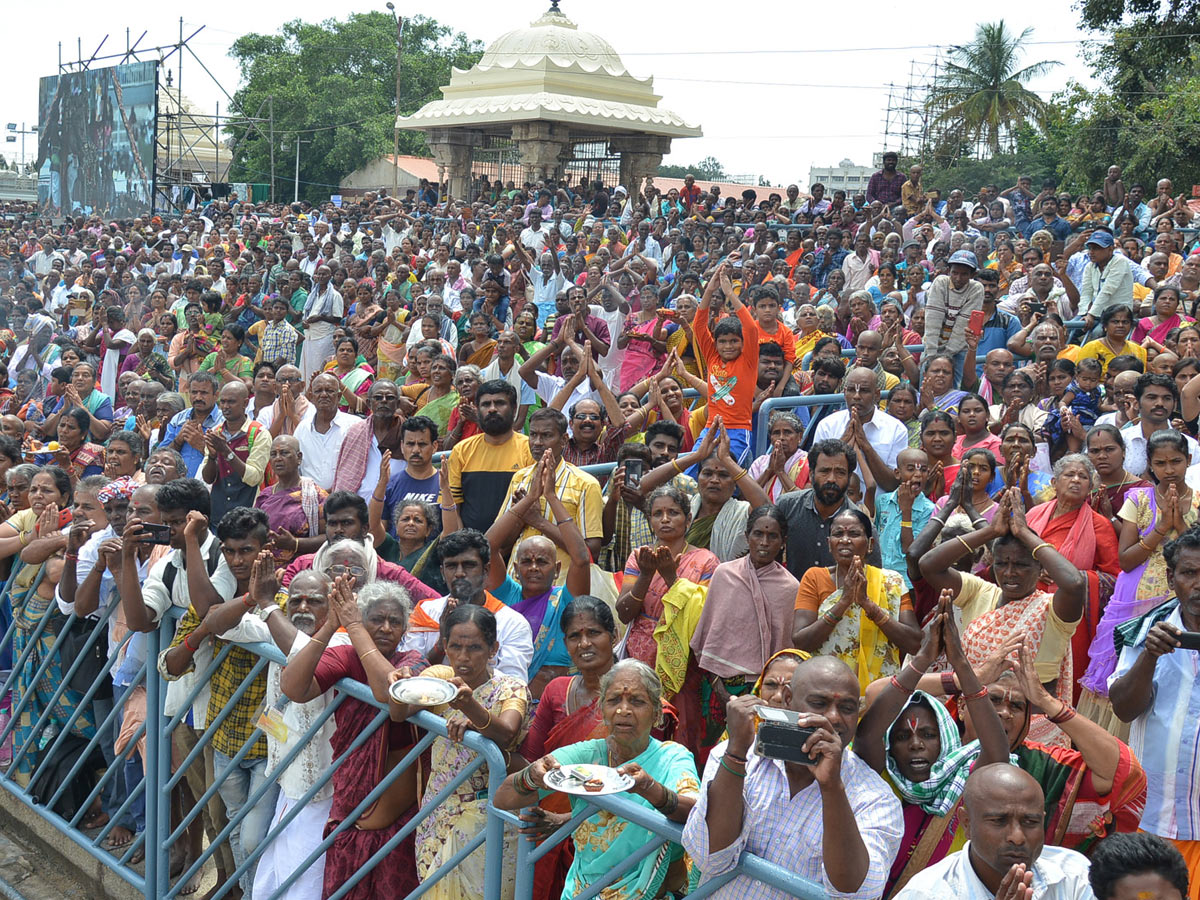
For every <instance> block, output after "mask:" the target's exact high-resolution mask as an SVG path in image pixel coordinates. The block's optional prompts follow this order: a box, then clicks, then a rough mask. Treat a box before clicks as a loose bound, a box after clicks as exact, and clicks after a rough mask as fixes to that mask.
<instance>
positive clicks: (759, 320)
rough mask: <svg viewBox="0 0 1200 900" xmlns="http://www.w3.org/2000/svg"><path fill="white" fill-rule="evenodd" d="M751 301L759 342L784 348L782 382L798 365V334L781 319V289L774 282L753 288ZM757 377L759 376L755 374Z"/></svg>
mask: <svg viewBox="0 0 1200 900" xmlns="http://www.w3.org/2000/svg"><path fill="white" fill-rule="evenodd" d="M750 302H751V303H753V304H754V323H755V330H756V331H757V332H758V343H759V344H760V345H761V344H766V343H772V344H778V345H779V346H780V347H781V348H783V361H784V366H783V371H782V372H781V373H780V374H779V380H780V384H782V383H783V382H784V381H785V380H786V379H788V378H791V377H792V371H793V370H794V369H795V367H796V335H795V334H793V333H792V330H791V329H790V328H788V327H787V326H786V325H784V324H783V322H781V321H780V320H779V291H778V290H777V289H776V288H775V285H773V284H764V285H761V286H759V287H755V288H751V290H750ZM755 377H757V376H755Z"/></svg>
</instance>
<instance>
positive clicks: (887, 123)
mask: <svg viewBox="0 0 1200 900" xmlns="http://www.w3.org/2000/svg"><path fill="white" fill-rule="evenodd" d="M941 65H942V59H941V53H940V51H938V52H935V53H934V55H933V57H932V58H928V57H926V58H925V59H913V60H910V61H909V65H908V81H907V82H906V83H904V84H896V83H895V82H891V83H889V84H888V102H887V110H886V112H885V113H884V119H883V146H884V147H885V148H886V149H888V150H895V151H896V152H897V153H899V154H900V156H901V158H903V159H913V160H917V161H924V160H925V159H927V158H928V156H929V155H931V154H932V152H933V150H934V148H935V147H936V146H937V144H938V140H937V139H936V136H935V135H933V134H931V131H930V122H931V121H932V119H933V117H934V115H935V114H936V113H935V111H934V106H933V97H934V94H935V85H936V83H937V79H938V73H939V71H940V70H941Z"/></svg>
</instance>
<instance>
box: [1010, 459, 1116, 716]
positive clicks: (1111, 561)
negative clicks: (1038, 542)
mask: <svg viewBox="0 0 1200 900" xmlns="http://www.w3.org/2000/svg"><path fill="white" fill-rule="evenodd" d="M1096 482H1097V477H1096V469H1095V467H1094V466H1093V465H1092V463H1091V461H1090V460H1089V459H1088V458H1087V457H1086V456H1084V455H1083V454H1082V453H1070V454H1068V455H1066V456H1064V457H1063V458H1062V459H1060V460H1059V461H1058V462H1057V463H1055V464H1054V493H1055V499H1053V500H1049V501H1047V502H1045V503H1041V504H1038V505H1037V506H1035V507H1034V508H1033V509H1031V510H1030V511H1029V513H1028V515H1027V516H1026V521H1028V522H1029V527H1030V528H1032V529H1033V530H1034V531H1036V532H1037V533H1038V534H1039V535H1041V537H1042V540H1043V541H1046V542H1047V543H1048V544H1050V545H1051V546H1053V547H1054V549H1055V550H1057V551H1058V552H1059V553H1061V554H1062V555H1063V556H1065V557H1066V558H1067V559H1068V560H1069V561H1070V562H1071V563H1072V564H1074V566H1075V568H1077V569H1079V571H1081V572H1083V574H1084V575H1085V576H1087V599H1086V600H1085V601H1084V605H1083V621H1081V622H1080V623H1079V626H1078V627H1077V628H1076V629H1075V634H1074V635H1072V637H1071V660H1072V668H1073V670H1074V671H1075V672H1083V671H1084V670H1086V669H1087V664H1088V648H1089V647H1091V645H1092V640H1093V638H1095V636H1096V626H1097V625H1099V624H1100V615H1101V613H1103V611H1104V606H1105V604H1106V603H1107V602H1108V598H1109V597H1111V596H1112V591H1113V585H1114V584H1115V583H1116V579H1117V575H1119V574H1120V572H1121V562H1120V559H1119V552H1120V550H1119V547H1118V544H1117V533H1116V532H1115V531H1114V530H1113V527H1112V522H1110V521H1109V520H1108V519H1107V518H1105V517H1104V516H1103V515H1101V514H1100V513H1098V512H1096V510H1094V509H1092V506H1091V503H1090V502H1089V501H1088V498H1089V496H1090V494H1091V491H1092V486H1093V485H1094V484H1096ZM1038 588H1039V590H1043V591H1046V592H1051V591H1053V590H1054V582H1053V581H1051V580H1050V578H1049V576H1048V575H1047V574H1046V572H1045V571H1044V570H1043V572H1042V577H1041V578H1040V579H1039V580H1038ZM1079 690H1080V688H1079V683H1078V681H1076V682H1075V684H1074V685H1072V702H1074V703H1078V702H1079Z"/></svg>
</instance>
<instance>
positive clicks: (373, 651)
mask: <svg viewBox="0 0 1200 900" xmlns="http://www.w3.org/2000/svg"><path fill="white" fill-rule="evenodd" d="M372 653H379V648H378V647H372V648H371V649H370V650H368V651H367V652H366V653H364V654H363V655H362V656H360V657H359V658H358V661H359V662H365V661H366V659H367V657H368V656H370V655H371V654H372ZM379 655H380V656H383V654H382V653H379Z"/></svg>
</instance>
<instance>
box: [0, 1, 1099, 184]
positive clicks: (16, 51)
mask: <svg viewBox="0 0 1200 900" xmlns="http://www.w3.org/2000/svg"><path fill="white" fill-rule="evenodd" d="M561 5H562V9H563V11H564V12H565V13H566V14H567V15H568V16H570V17H571V18H573V19H574V20H575V21H576V22H577V23H578V24H579V26H580V28H581V29H584V30H588V31H594V32H596V33H598V34H600V35H601V36H603V37H604V38H605V39H607V40H608V41H609V42H610V43H611V44H612V45H613V46H614V47H615V48H616V50H617V52H618V53H619V54H621V56H622V59H623V61H624V63H625V66H626V68H628V69H629V71H630V72H632V73H633V74H634V75H637V76H646V75H653V76H654V86H655V89H656V91H657V93H659V94H660V95H662V98H663V99H662V101H661V103H660V105H662V106H665V107H668V108H670V109H673V110H675V111H676V112H678V113H679V114H680V115H682V116H683V117H684V118H685V119H687V120H688V121H690V122H692V123H695V124H698V125H700V126H701V127H702V128H703V130H704V137H703V138H698V139H689V140H678V139H677V140H676V141H675V142H674V149H673V152H672V153H671V155H670V157H669V158H668V159H667V162H673V163H680V164H688V163H694V162H696V161H698V160H700V159H702V158H703V157H705V156H709V155H712V156H715V157H717V159H719V160H720V161H721V162H722V163H723V164H724V166H725V168H726V170H727V171H728V172H729V173H731V174H733V175H746V176H757V175H760V174H761V175H765V176H766V177H767V178H768V179H769V180H770V181H771V182H772V183H773V184H787V183H788V182H791V181H795V182H798V183H800V184H802V185H803V184H805V183H806V182H807V178H808V169H809V166H810V165H815V166H831V165H836V164H838V163H839V162H840V161H841V160H842V159H843V158H850V159H851V160H853V161H854V162H855V163H858V164H860V165H866V164H869V163H870V161H871V154H872V153H873V152H874V151H876V150H878V149H880V147H881V146H882V141H883V133H884V118H885V113H886V110H887V106H888V84H889V83H890V82H894V83H895V84H896V85H897V91H898V92H899V91H902V90H903V86H904V85H905V84H906V83H907V82H908V80H909V71H910V63H911V62H912V61H913V60H914V59H915V60H918V61H924V62H931V61H932V60H933V57H934V53H935V51H936V48H938V47H942V48H946V47H949V46H951V45H953V44H956V43H963V42H965V41H968V40H970V39H971V37H972V36H973V34H974V30H975V26H976V24H977V21H978V20H977V18H976V16H977V10H979V9H997V10H998V9H999V8H1001V7H996V8H993V7H990V6H988V5H984V6H982V7H981V6H979V5H978V4H967V3H958V4H937V13H936V15H929V14H928V13H926V12H916V11H915V9H914V10H910V12H912V13H913V14H912V15H907V14H905V12H904V10H903V9H902V8H901V7H899V6H897V4H896V3H894V2H891V0H887V2H884V0H865V2H861V3H858V4H854V5H848V6H841V5H840V4H830V5H825V4H769V5H767V6H755V7H751V8H749V9H747V16H746V17H745V19H744V20H737V19H735V18H734V17H733V16H731V15H729V13H732V12H736V11H737V9H738V7H737V5H733V6H731V7H726V8H722V9H721V12H722V13H726V15H720V16H716V15H712V16H710V15H704V12H705V5H706V4H703V3H700V4H694V3H693V4H682V5H680V4H676V3H659V4H651V5H646V4H644V3H634V2H631V0H610V2H607V3H587V4H585V3H582V2H577V0H561ZM396 7H397V10H398V11H399V12H400V13H401V14H406V13H408V14H415V13H417V12H425V13H428V11H429V10H430V7H429V5H428V4H411V3H410V2H401V0H397V2H396ZM546 7H547V0H516V2H508V3H496V2H494V0H459V2H457V3H453V4H449V5H441V4H438V5H437V9H436V12H437V17H438V19H439V20H440V21H442V22H443V23H445V24H447V25H450V26H452V27H453V28H456V29H458V30H461V31H463V32H465V33H466V34H467V35H468V36H469V37H472V38H476V39H479V40H481V41H483V42H484V44H485V45H486V44H488V43H490V42H491V41H492V40H494V39H495V38H496V37H498V36H499V35H500V34H502V33H504V32H506V31H509V30H512V29H514V28H519V27H524V26H525V25H526V24H527V23H528V22H530V21H532V20H533V19H536V18H537V17H538V16H539V15H540V14H541V13H542V12H543V11H544V10H545V9H546ZM1072 7H1073V4H1069V3H1047V2H1045V0H1037V2H1035V0H1011V2H1009V3H1007V4H1003V5H1002V8H1003V11H1004V15H1005V19H1006V22H1007V23H1008V25H1009V26H1010V28H1012V29H1013V30H1015V31H1018V32H1019V31H1020V30H1022V29H1024V28H1025V27H1027V26H1033V28H1034V33H1033V35H1032V37H1031V41H1032V42H1033V43H1032V44H1031V45H1030V46H1029V47H1028V50H1027V52H1026V56H1025V58H1024V63H1025V64H1028V63H1030V62H1034V61H1036V60H1042V59H1049V60H1059V61H1061V62H1062V65H1060V66H1058V67H1056V68H1055V69H1054V70H1053V72H1052V73H1051V74H1050V75H1049V76H1047V77H1044V78H1041V79H1038V80H1037V81H1036V82H1034V83H1033V85H1032V87H1033V88H1034V89H1035V90H1037V91H1038V92H1039V93H1040V94H1042V95H1043V96H1045V97H1049V96H1050V94H1051V93H1053V92H1054V91H1055V90H1057V89H1059V88H1061V87H1062V86H1063V85H1065V84H1066V82H1067V80H1068V79H1070V78H1075V79H1077V80H1081V81H1084V82H1085V83H1087V82H1088V69H1087V66H1086V64H1085V63H1084V61H1083V58H1082V50H1083V45H1082V43H1081V41H1082V40H1083V39H1084V38H1086V37H1088V35H1085V34H1083V33H1082V32H1080V31H1079V28H1078V19H1077V15H1076V13H1075V12H1074V10H1073V9H1072ZM331 8H334V9H337V11H338V14H339V15H341V16H345V15H346V14H347V12H348V11H350V10H356V11H363V12H365V11H369V10H371V9H376V8H378V9H380V10H383V9H384V0H379V2H378V3H377V4H371V3H365V4H364V3H356V4H354V5H353V6H350V7H345V6H341V5H340V4H334V5H333V6H332V7H331V5H330V4H329V3H321V2H316V0H291V2H289V3H286V4H274V3H270V4H253V3H246V2H244V0H239V2H233V0H203V2H200V3H193V4H189V8H188V12H187V13H186V14H185V15H184V35H185V36H186V35H188V34H191V33H192V32H193V31H195V30H196V29H197V28H198V27H199V26H201V25H204V26H205V28H204V30H203V31H202V32H201V33H200V34H199V36H198V37H196V38H195V39H194V40H193V41H192V42H191V47H192V48H193V49H194V50H195V52H196V53H197V54H198V55H199V56H200V58H201V59H202V60H203V62H204V64H205V65H206V66H207V67H208V69H209V70H211V72H212V73H213V75H215V76H216V79H217V80H218V81H219V82H220V85H221V87H223V88H224V89H225V91H227V92H228V93H230V94H232V93H234V91H235V90H236V88H237V84H238V71H237V67H236V65H235V64H234V63H233V61H232V60H231V59H230V58H229V56H228V55H227V54H228V50H229V46H230V44H231V43H232V42H233V41H234V40H235V39H236V38H237V37H239V36H240V35H242V34H244V33H246V32H250V31H259V32H271V31H275V30H276V29H277V28H278V27H279V25H280V24H281V22H282V21H284V17H285V16H286V17H288V18H302V19H305V20H308V21H316V20H321V19H325V18H328V17H329V13H330V10H331ZM134 9H135V7H130V6H121V5H116V6H114V5H112V4H98V3H93V2H86V3H85V2H80V0H66V2H60V3H58V4H55V5H54V7H53V14H52V15H50V16H44V15H40V14H38V13H37V12H36V11H35V10H34V9H33V8H32V7H31V6H29V5H19V6H18V7H16V8H14V10H12V11H11V12H10V15H9V17H8V22H9V27H10V29H11V30H10V31H9V35H10V37H9V40H8V41H6V46H5V70H6V72H7V79H6V80H7V87H8V90H6V91H5V92H4V94H3V96H2V97H0V122H2V123H7V122H14V121H15V122H17V123H21V122H25V123H26V124H29V125H31V124H33V123H34V122H35V120H36V118H37V89H38V77H39V76H42V75H53V74H54V73H55V72H56V71H57V65H58V43H59V41H60V40H61V41H62V44H63V55H64V57H67V58H74V57H75V56H76V53H77V43H76V39H77V38H81V39H82V43H83V53H84V56H85V57H87V56H90V55H91V53H92V52H93V50H94V49H95V47H96V45H97V44H99V43H100V41H101V39H102V38H103V37H104V36H105V34H108V35H109V37H108V41H107V43H106V45H105V47H104V49H103V50H102V51H101V53H102V54H103V53H109V52H118V51H120V52H123V51H124V49H125V41H126V36H125V27H126V25H128V26H129V28H130V30H131V32H132V36H131V38H130V39H131V40H136V39H137V37H138V35H140V34H141V33H142V31H143V30H145V31H147V32H148V33H147V35H146V37H145V38H144V39H143V41H142V46H156V45H159V44H165V43H169V42H171V41H174V40H177V39H178V36H179V19H178V15H179V13H178V10H179V7H176V6H174V5H173V4H163V5H162V6H159V5H158V4H137V5H136V15H133V11H134ZM122 13H126V14H128V15H127V16H126V15H122ZM60 29H61V30H60ZM891 48H897V49H891ZM142 58H143V59H148V58H150V57H148V56H143V57H142ZM106 64H107V65H111V63H106ZM168 65H169V66H170V67H172V68H173V67H175V65H176V62H175V60H171V61H170V62H169V63H168ZM183 87H184V93H185V96H188V97H190V98H191V99H192V100H193V101H194V102H195V103H196V105H197V106H199V107H200V108H201V109H203V110H213V109H215V104H216V103H217V102H218V101H219V102H220V103H221V112H222V113H225V112H227V100H226V98H225V96H224V94H223V93H222V91H221V87H218V86H217V84H215V83H214V82H213V80H212V79H210V78H209V77H208V76H207V75H205V74H204V73H203V71H202V70H201V68H200V66H199V65H197V64H196V62H195V60H194V59H192V58H191V57H185V59H184V73H183ZM889 143H891V144H892V145H895V144H897V143H898V142H897V141H894V140H893V141H890V142H889ZM25 149H26V154H27V156H30V157H32V156H34V155H35V153H36V145H35V142H34V141H33V140H31V139H28V138H27V140H26V148H25ZM0 153H3V154H4V155H5V156H6V157H8V158H14V157H16V156H18V155H19V153H20V145H19V144H9V143H6V144H4V146H3V147H2V148H0Z"/></svg>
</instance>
